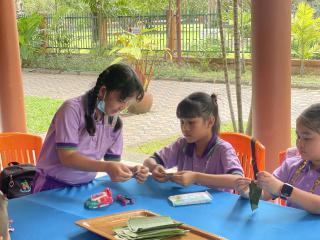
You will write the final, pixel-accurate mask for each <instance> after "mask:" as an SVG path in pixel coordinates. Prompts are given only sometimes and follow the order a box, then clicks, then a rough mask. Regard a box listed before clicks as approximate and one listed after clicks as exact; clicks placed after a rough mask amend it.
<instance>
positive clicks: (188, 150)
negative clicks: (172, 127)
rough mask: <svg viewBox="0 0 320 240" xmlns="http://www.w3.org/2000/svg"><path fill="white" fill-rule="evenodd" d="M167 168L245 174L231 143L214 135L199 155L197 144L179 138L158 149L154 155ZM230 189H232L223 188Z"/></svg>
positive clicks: (208, 172)
mask: <svg viewBox="0 0 320 240" xmlns="http://www.w3.org/2000/svg"><path fill="white" fill-rule="evenodd" d="M153 157H154V158H155V159H156V161H157V162H158V163H160V164H162V165H163V166H164V167H165V168H172V167H177V168H178V171H182V170H189V171H194V172H201V173H206V174H240V175H244V174H243V169H242V167H241V164H240V161H239V159H238V157H237V155H236V152H235V150H234V148H233V147H232V146H231V144H230V143H228V142H226V141H224V140H222V139H220V138H217V137H215V136H214V137H212V139H211V140H210V142H209V143H208V146H207V148H206V150H205V151H204V153H203V155H202V156H200V157H199V156H197V155H196V152H195V144H194V143H187V141H186V140H185V138H179V139H178V140H177V141H175V142H173V143H172V144H171V145H169V146H167V147H164V148H163V149H161V150H160V151H157V152H156V153H155V154H154V156H153ZM221 190H224V191H230V189H221Z"/></svg>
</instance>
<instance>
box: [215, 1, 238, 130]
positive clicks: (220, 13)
mask: <svg viewBox="0 0 320 240" xmlns="http://www.w3.org/2000/svg"><path fill="white" fill-rule="evenodd" d="M217 7H218V9H217V10H218V19H219V32H220V42H221V53H222V59H223V71H224V79H225V82H226V89H227V96H228V103H229V109H230V115H231V121H232V126H233V131H235V132H237V123H236V120H235V117H234V111H233V106H232V98H231V90H230V82H229V75H228V63H227V56H226V46H225V40H224V33H223V24H222V7H221V2H220V0H217Z"/></svg>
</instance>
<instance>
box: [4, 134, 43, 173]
mask: <svg viewBox="0 0 320 240" xmlns="http://www.w3.org/2000/svg"><path fill="white" fill-rule="evenodd" d="M41 147H42V138H41V137H39V136H36V135H32V134H27V133H18V132H7V133H0V170H2V169H3V168H5V167H7V166H8V164H9V163H10V162H18V163H23V164H26V163H29V164H34V165H35V164H36V161H37V159H38V157H39V154H40V150H41Z"/></svg>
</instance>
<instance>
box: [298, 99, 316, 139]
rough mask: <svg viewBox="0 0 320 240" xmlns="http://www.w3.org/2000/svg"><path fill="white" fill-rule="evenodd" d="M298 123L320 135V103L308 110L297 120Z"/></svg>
mask: <svg viewBox="0 0 320 240" xmlns="http://www.w3.org/2000/svg"><path fill="white" fill-rule="evenodd" d="M297 122H300V123H301V124H302V125H303V126H305V127H307V128H309V129H311V130H312V131H315V132H317V133H319V134H320V103H316V104H312V105H311V106H310V107H308V108H306V109H305V110H304V111H303V112H302V113H301V114H300V116H299V117H298V118H297Z"/></svg>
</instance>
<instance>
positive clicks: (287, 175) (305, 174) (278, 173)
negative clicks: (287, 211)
mask: <svg viewBox="0 0 320 240" xmlns="http://www.w3.org/2000/svg"><path fill="white" fill-rule="evenodd" d="M287 156H288V158H286V159H285V160H284V161H283V163H282V164H281V166H280V167H278V168H277V169H276V170H275V171H274V172H273V175H274V176H275V177H276V178H278V179H279V180H280V181H282V182H284V183H290V180H291V179H292V177H293V175H294V174H295V172H296V170H297V168H298V167H299V166H300V164H301V163H302V162H303V159H302V158H301V156H299V155H297V154H291V155H288V154H287ZM319 176H320V171H319V170H313V169H311V162H310V161H309V162H308V163H307V165H306V166H305V168H304V169H303V170H302V172H301V174H300V175H299V176H298V178H297V180H296V181H295V183H293V186H294V187H296V188H299V189H301V190H304V191H307V192H310V190H311V188H312V187H313V184H314V182H315V181H316V180H317V178H318V177H319ZM314 193H315V194H317V195H320V186H318V187H317V188H316V189H315V192H314ZM287 206H289V207H295V208H301V207H300V206H299V205H298V204H294V203H292V202H290V199H289V200H288V202H287Z"/></svg>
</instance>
